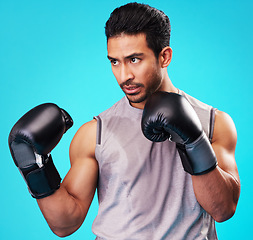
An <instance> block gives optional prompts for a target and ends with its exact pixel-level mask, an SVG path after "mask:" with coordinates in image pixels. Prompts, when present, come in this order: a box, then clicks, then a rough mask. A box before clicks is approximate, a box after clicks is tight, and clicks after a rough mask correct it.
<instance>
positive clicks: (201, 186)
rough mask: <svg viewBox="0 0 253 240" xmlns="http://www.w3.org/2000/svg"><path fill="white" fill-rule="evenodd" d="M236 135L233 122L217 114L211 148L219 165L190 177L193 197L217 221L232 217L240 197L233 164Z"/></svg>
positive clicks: (237, 176) (238, 181)
mask: <svg viewBox="0 0 253 240" xmlns="http://www.w3.org/2000/svg"><path fill="white" fill-rule="evenodd" d="M236 141H237V134H236V129H235V126H234V123H233V121H232V119H231V118H230V117H229V116H228V115H227V114H226V113H224V112H220V111H217V112H216V116H215V126H214V135H213V142H212V147H213V149H214V152H215V154H216V157H217V161H218V166H217V167H216V168H215V169H214V170H213V171H211V172H209V173H207V174H204V175H200V176H192V180H193V187H194V191H195V195H196V198H197V200H198V202H199V203H200V204H201V206H202V207H203V208H204V209H205V210H206V211H207V212H208V213H209V214H210V215H211V216H212V217H213V218H214V219H215V220H216V221H218V222H222V221H225V220H227V219H229V218H230V217H232V216H233V214H234V212H235V209H236V205H237V202H238V199H239V194H240V180H239V175H238V170H237V166H236V162H235V156H234V154H235V147H236Z"/></svg>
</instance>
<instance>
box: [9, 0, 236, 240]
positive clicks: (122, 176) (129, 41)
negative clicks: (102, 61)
mask: <svg viewBox="0 0 253 240" xmlns="http://www.w3.org/2000/svg"><path fill="white" fill-rule="evenodd" d="M106 36H107V50H108V59H109V60H110V62H111V66H112V71H113V73H114V76H115V78H116V80H117V81H118V84H119V85H120V87H121V88H122V90H123V92H124V93H125V95H126V97H124V98H123V99H121V100H120V101H119V102H117V103H115V104H114V105H113V106H112V107H111V108H109V109H108V110H106V111H105V112H103V113H101V114H100V115H99V116H97V117H95V118H94V119H93V120H92V121H90V122H88V123H86V124H84V125H83V126H82V127H81V128H80V129H79V130H78V131H77V133H76V135H75V136H74V138H73V140H72V143H71V146H70V161H71V168H70V170H69V172H68V174H67V175H66V177H65V178H64V180H63V182H62V183H61V184H60V178H59V175H58V172H57V170H56V168H55V167H54V166H53V162H52V158H51V156H50V154H49V152H50V151H51V149H52V148H54V146H55V145H56V144H57V143H58V141H59V140H60V138H61V136H62V135H63V133H64V132H65V131H66V130H67V129H68V128H69V127H70V126H71V125H72V123H71V121H72V120H71V117H70V116H69V115H68V114H67V112H65V111H64V110H63V109H58V107H57V106H54V105H50V104H49V105H46V106H45V105H43V106H39V107H37V108H35V110H32V111H31V112H29V113H28V114H27V115H25V116H24V117H23V118H21V120H19V122H18V124H16V125H15V126H14V128H13V130H12V132H11V134H10V139H9V144H10V148H11V151H12V155H13V158H14V160H15V163H16V164H17V166H18V167H19V168H20V170H21V173H22V175H23V176H24V178H25V180H26V182H27V184H28V187H29V190H30V192H31V193H32V195H33V196H34V197H35V198H37V201H38V205H39V207H40V209H41V211H42V213H43V215H44V217H45V219H46V220H47V222H48V224H49V226H50V228H51V229H52V231H53V232H54V233H55V234H57V235H58V236H61V237H64V236H67V235H70V234H72V233H73V232H75V231H76V230H77V229H78V228H79V227H80V226H81V225H82V223H83V221H84V219H85V217H86V214H87V212H88V210H89V207H90V204H91V202H92V200H93V197H94V194H95V191H96V189H97V190H98V198H99V210H98V215H97V217H96V219H95V221H94V223H93V232H94V234H95V235H96V236H97V239H108V240H109V239H121V240H123V239H128V240H129V239H152V240H158V239H217V236H216V230H215V221H218V222H222V221H225V220H227V219H229V218H230V217H232V216H233V214H234V212H235V209H236V205H237V201H238V198H239V192H240V182H239V176H238V171H237V166H236V163H235V159H234V152H235V147H236V129H235V126H234V124H233V121H232V120H231V118H230V117H229V116H228V115H227V114H226V113H224V112H220V111H218V110H215V109H213V108H212V107H210V106H208V105H206V104H204V103H201V102H200V101H198V100H196V99H194V98H192V97H191V96H189V95H187V94H186V93H184V92H183V91H181V90H179V89H177V88H176V87H175V86H174V85H173V84H172V82H171V80H170V79H169V76H168V73H167V67H168V66H169V64H170V62H171V59H172V49H171V48H170V46H169V39H170V22H169V19H168V17H167V16H166V15H165V14H164V13H163V12H161V11H159V10H157V9H154V8H151V7H149V6H148V5H144V4H137V3H131V4H127V5H125V6H122V7H120V8H117V9H115V10H114V12H113V13H112V14H111V16H110V18H109V20H108V21H107V23H106ZM157 99H159V100H157ZM144 107H145V109H144V111H143V108H144ZM49 109H50V111H49ZM45 115H47V116H48V117H49V116H50V117H51V116H53V117H52V119H49V120H48V122H46V123H45V118H43V117H42V116H45ZM41 118H43V121H40V120H38V119H41ZM47 119H48V118H47ZM150 119H155V123H150ZM56 122H57V123H59V122H60V124H58V125H59V126H57V128H56V124H55V123H56ZM172 122H173V124H172ZM53 123H54V124H53ZM151 125H152V126H151ZM38 126H40V128H39V129H40V130H39V131H38V130H37V129H38ZM150 128H151V130H150ZM23 129H25V131H23ZM34 129H35V130H34ZM41 129H43V131H42V130H41ZM142 131H143V133H142ZM150 131H151V132H150ZM27 132H29V134H30V135H31V136H30V135H29V134H27ZM31 132H32V133H31ZM52 132H53V133H52ZM20 135H22V137H20ZM27 135H28V137H27ZM42 135H43V137H42ZM52 135H53V136H52ZM144 135H145V136H144ZM153 135H155V137H154V140H152V139H153ZM17 136H19V137H17ZM157 137H158V138H157ZM20 138H21V139H25V140H24V141H23V140H22V141H21V140H20ZM52 138H53V139H54V140H53V141H51V139H52ZM208 138H209V139H210V141H211V144H210V142H209V139H208ZM17 139H19V140H17ZM149 139H151V140H152V141H150V140H149ZM199 139H200V140H199ZM157 141H159V142H157ZM199 142H200V144H199V145H197V144H196V143H199ZM27 146H28V147H27ZM189 146H190V147H189ZM31 149H32V151H31ZM33 152H36V153H34V154H32V153H33ZM20 153H23V156H28V155H29V156H30V158H31V159H36V161H35V162H33V163H32V164H31V163H30V162H29V164H27V163H26V161H27V160H26V159H23V157H20V155H21V154H20ZM38 155H39V157H38ZM31 156H32V157H31ZM33 156H35V157H33ZM41 156H42V157H41ZM38 159H40V160H38ZM41 159H42V160H41ZM39 164H41V165H42V167H40V168H38V167H37V165H39ZM35 165H36V169H34V166H35ZM28 166H29V168H28ZM31 166H32V167H31ZM31 169H32V170H31Z"/></svg>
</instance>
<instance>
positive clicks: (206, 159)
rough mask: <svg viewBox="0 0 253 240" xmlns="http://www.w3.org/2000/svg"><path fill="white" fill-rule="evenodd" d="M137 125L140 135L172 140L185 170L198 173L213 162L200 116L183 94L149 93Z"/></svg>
mask: <svg viewBox="0 0 253 240" xmlns="http://www.w3.org/2000/svg"><path fill="white" fill-rule="evenodd" d="M141 127H142V132H143V134H144V136H145V137H146V138H148V139H149V140H151V141H153V142H162V141H165V140H166V139H168V138H169V140H170V141H173V142H175V143H176V146H177V149H178V152H179V154H180V157H181V160H182V164H183V167H184V170H185V171H186V172H188V173H190V174H192V175H199V174H204V173H207V172H209V171H211V170H213V169H214V168H215V167H216V166H217V160H216V156H215V153H214V151H213V148H212V146H211V144H210V142H209V140H208V138H207V136H206V134H205V133H204V131H203V129H202V125H201V123H200V120H199V118H198V116H197V114H196V112H195V111H194V109H193V107H192V106H191V105H190V103H189V102H188V101H187V100H186V99H185V98H184V97H183V96H181V95H179V94H176V93H168V92H156V93H154V94H152V95H151V97H150V98H149V99H148V100H147V102H146V104H145V107H144V110H143V115H142V122H141Z"/></svg>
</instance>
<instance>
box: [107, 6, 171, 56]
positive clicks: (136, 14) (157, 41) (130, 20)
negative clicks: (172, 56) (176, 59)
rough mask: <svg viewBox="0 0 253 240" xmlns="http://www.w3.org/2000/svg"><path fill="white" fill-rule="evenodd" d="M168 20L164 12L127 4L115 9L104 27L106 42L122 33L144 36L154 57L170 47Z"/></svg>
mask: <svg viewBox="0 0 253 240" xmlns="http://www.w3.org/2000/svg"><path fill="white" fill-rule="evenodd" d="M170 31H171V27H170V20H169V18H168V16H166V15H165V14H164V12H162V11H160V10H158V9H156V8H153V7H150V6H149V5H146V4H140V3H136V2H135V3H128V4H126V5H123V6H121V7H119V8H116V9H115V10H114V11H113V12H112V13H111V15H110V18H109V19H108V21H107V22H106V25H105V34H106V37H107V41H108V39H109V38H110V37H115V36H117V35H120V34H122V33H125V34H129V35H135V34H138V33H144V34H146V40H147V44H148V47H149V48H150V49H152V50H153V52H154V54H155V56H156V57H158V56H159V53H160V52H161V50H162V49H163V48H164V47H167V46H169V45H170Z"/></svg>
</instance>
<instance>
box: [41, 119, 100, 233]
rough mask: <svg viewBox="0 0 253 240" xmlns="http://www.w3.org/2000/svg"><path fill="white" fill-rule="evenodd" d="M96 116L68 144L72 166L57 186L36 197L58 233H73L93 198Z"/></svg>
mask: <svg viewBox="0 0 253 240" xmlns="http://www.w3.org/2000/svg"><path fill="white" fill-rule="evenodd" d="M95 145H96V120H92V121H91V122H88V123H86V124H84V125H83V126H82V127H81V128H80V129H79V130H78V131H77V133H76V135H75V137H74V138H73V140H72V143H71V146H70V162H71V168H70V170H69V172H68V174H67V175H66V177H65V178H64V180H63V182H62V183H61V186H60V188H59V189H58V190H57V191H56V192H55V193H54V194H53V195H51V196H49V197H46V198H43V199H38V200H37V202H38V205H39V207H40V209H41V211H42V213H43V215H44V217H45V219H46V221H47V222H48V225H49V227H50V228H51V229H52V231H53V232H54V233H55V234H56V235H58V236H61V237H64V236H67V235H70V234H72V233H73V232H74V231H76V230H77V229H78V228H79V227H80V226H81V225H82V223H83V221H84V219H85V217H86V215H87V212H88V210H89V207H90V204H91V202H92V200H93V197H94V194H95V190H96V186H97V178H98V165H97V161H96V160H95Z"/></svg>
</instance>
